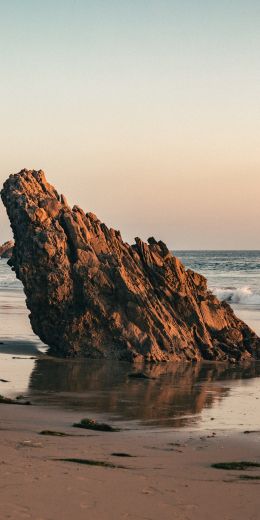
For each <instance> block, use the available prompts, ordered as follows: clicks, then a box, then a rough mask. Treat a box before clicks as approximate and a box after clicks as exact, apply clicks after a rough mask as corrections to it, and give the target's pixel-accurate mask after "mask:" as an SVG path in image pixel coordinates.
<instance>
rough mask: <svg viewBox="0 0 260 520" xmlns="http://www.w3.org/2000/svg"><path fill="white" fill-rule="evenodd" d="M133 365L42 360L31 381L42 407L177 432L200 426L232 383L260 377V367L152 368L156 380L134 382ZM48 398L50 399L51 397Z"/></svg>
mask: <svg viewBox="0 0 260 520" xmlns="http://www.w3.org/2000/svg"><path fill="white" fill-rule="evenodd" d="M132 371H133V368H132V367H131V365H129V364H128V363H122V362H120V363H119V362H118V363H116V362H104V361H95V360H93V361H90V360H87V361H84V360H80V361H68V360H59V359H47V358H46V359H44V358H42V359H38V360H37V361H36V362H35V367H34V369H33V371H32V374H31V378H30V384H29V389H30V394H32V396H33V397H34V399H35V401H36V402H37V401H38V402H42V403H43V402H44V403H45V404H55V405H58V406H62V407H69V408H73V409H76V408H81V409H82V410H84V411H85V412H88V413H95V414H103V415H104V414H107V415H109V416H111V417H112V418H113V419H114V420H115V419H119V420H123V421H125V420H135V421H139V422H141V424H149V426H151V425H153V426H156V425H160V426H170V425H174V426H175V427H179V426H186V425H188V424H191V423H192V422H193V423H194V422H196V415H198V414H200V413H201V412H202V410H203V409H204V408H210V407H211V406H212V405H213V404H214V403H215V402H216V401H217V400H221V399H223V398H224V397H226V396H228V394H229V386H230V385H229V384H227V381H228V380H229V381H230V380H239V379H248V378H253V377H259V376H260V364H249V365H248V366H245V365H243V366H241V367H239V366H238V367H231V366H229V367H228V366H226V365H221V364H217V363H207V364H195V365H191V364H159V365H152V366H146V367H145V372H146V373H147V374H148V375H149V376H150V377H151V378H154V379H142V380H137V379H132V378H129V377H128V374H129V373H130V372H132ZM46 394H48V396H47V395H46Z"/></svg>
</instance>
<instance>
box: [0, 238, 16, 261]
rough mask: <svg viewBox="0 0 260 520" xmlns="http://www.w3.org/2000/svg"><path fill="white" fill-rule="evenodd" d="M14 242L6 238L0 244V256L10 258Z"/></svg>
mask: <svg viewBox="0 0 260 520" xmlns="http://www.w3.org/2000/svg"><path fill="white" fill-rule="evenodd" d="M13 247H14V242H13V240H8V242H4V243H3V244H2V245H1V246H0V258H11V256H12V252H13Z"/></svg>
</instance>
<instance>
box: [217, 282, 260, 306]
mask: <svg viewBox="0 0 260 520" xmlns="http://www.w3.org/2000/svg"><path fill="white" fill-rule="evenodd" d="M213 292H214V293H215V295H216V296H217V297H218V298H219V299H220V300H221V301H226V302H231V303H244V304H249V305H257V304H260V294H257V293H254V292H253V291H252V289H250V287H248V286H245V287H239V288H237V289H235V288H234V289H233V288H215V289H213Z"/></svg>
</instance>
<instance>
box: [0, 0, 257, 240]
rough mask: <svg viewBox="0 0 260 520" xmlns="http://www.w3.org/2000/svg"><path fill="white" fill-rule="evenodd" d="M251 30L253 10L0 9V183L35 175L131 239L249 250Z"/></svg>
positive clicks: (253, 216) (36, 4)
mask: <svg viewBox="0 0 260 520" xmlns="http://www.w3.org/2000/svg"><path fill="white" fill-rule="evenodd" d="M259 24H260V3H259V2H256V1H250V0H249V1H242V0H237V1H232V0H231V1H224V0H220V1H219V2H213V1H210V0H208V1H202V0H201V1H194V0H193V1H185V0H183V1H178V2H177V1H149V2H148V1H146V2H145V1H143V0H140V1H132V2H129V1H128V2H126V1H120V2H119V1H106V2H105V1H95V2H89V1H82V0H81V1H72V0H71V1H64V0H63V1H57V0H56V1H55V2H53V1H52V2H51V1H45V2H42V1H41V2H40V1H37V0H35V1H29V0H23V1H22V2H21V1H16V0H12V2H7V1H1V0H0V49H1V53H0V65H1V69H0V71H1V81H0V94H1V96H0V100H1V102H0V110H1V112H0V114H1V155H0V164H1V168H0V181H1V183H2V182H3V181H4V179H5V178H6V177H7V176H8V175H9V174H10V173H14V172H16V171H19V170H20V169H21V168H23V167H27V168H35V169H39V168H43V169H44V170H45V171H46V175H47V177H48V180H49V181H50V182H52V183H53V184H55V185H56V187H57V189H58V190H59V191H61V192H63V193H65V194H66V195H67V196H68V199H69V200H70V201H71V203H72V204H73V203H78V204H79V205H80V206H82V207H83V208H84V209H85V210H86V211H93V212H95V213H97V214H98V216H99V217H100V218H101V219H102V220H104V221H106V222H107V223H108V224H109V225H111V226H113V227H115V228H121V230H122V234H123V236H124V238H125V239H127V240H129V241H131V240H132V239H133V237H134V236H136V235H139V236H141V238H143V239H145V238H147V237H148V236H150V235H151V234H152V235H155V236H156V237H158V238H162V239H163V240H165V241H166V242H167V243H168V244H169V246H170V247H172V248H175V249H181V248H188V249H189V248H191V249H192V248H211V249H215V248H216V249H218V248H223V249H225V248H231V249H232V248H236V249H240V248H255V249H257V248H259V247H260V241H259V231H258V229H259V225H258V222H259V217H260V205H259V195H260V174H259V166H260V157H259V138H260V101H259V84H260V71H259V63H260V59H259V58H260V56H259V53H260V51H259V49H260V31H259V26H260V25H259ZM0 219H1V236H0V241H2V240H4V239H6V238H8V237H9V236H10V230H9V227H8V221H7V217H6V216H5V212H4V209H3V207H2V206H1V209H0Z"/></svg>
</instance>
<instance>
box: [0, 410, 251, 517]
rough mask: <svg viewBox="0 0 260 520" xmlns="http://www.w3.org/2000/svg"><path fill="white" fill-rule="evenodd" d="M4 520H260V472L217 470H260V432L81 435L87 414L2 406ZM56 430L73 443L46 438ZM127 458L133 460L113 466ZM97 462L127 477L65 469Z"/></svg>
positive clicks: (88, 468)
mask: <svg viewBox="0 0 260 520" xmlns="http://www.w3.org/2000/svg"><path fill="white" fill-rule="evenodd" d="M0 406H1V421H0V439H1V440H0V462H1V468H2V471H1V474H0V485H1V515H0V518H1V519H3V520H5V519H11V520H16V519H17V520H19V519H24V518H28V519H33V520H36V519H37V520H40V519H41V520H58V519H59V518H60V508H61V504H62V519H63V520H67V519H68V520H69V519H71V518H73V517H75V518H77V520H81V519H82V520H83V519H86V518H91V520H102V519H104V520H110V519H111V520H117V519H118V520H119V519H131V520H132V519H137V520H139V519H144V520H158V517H159V518H162V519H163V520H168V519H169V520H170V519H171V520H172V519H173V518H174V519H177V520H193V519H194V520H195V518H196V519H197V518H200V520H208V518H211V519H213V520H219V518H222V519H226V520H231V519H232V520H233V519H234V520H235V519H236V520H240V519H241V520H244V519H245V518H247V519H250V520H257V518H258V514H259V503H258V495H257V488H256V487H255V486H257V485H259V484H260V481H259V480H242V479H241V478H240V475H245V474H246V475H248V474H249V476H254V475H257V476H258V475H260V470H259V468H257V469H256V470H253V471H252V470H250V469H249V470H247V471H234V470H232V471H227V470H217V469H214V468H212V467H211V464H214V463H218V462H230V461H241V460H249V461H254V462H258V463H260V451H259V438H260V432H256V433H250V434H249V435H245V434H243V433H237V432H232V431H226V432H225V434H223V432H220V433H218V432H216V435H212V433H211V434H209V432H204V433H203V432H202V431H198V432H194V431H188V430H181V429H178V430H174V429H171V430H168V429H167V430H166V431H165V430H159V429H158V430H156V431H155V430H147V429H146V430H140V429H138V430H131V429H129V430H122V431H119V432H113V433H109V432H108V433H106V432H96V431H91V430H82V429H77V428H73V427H72V424H73V423H74V422H78V421H79V420H80V419H81V418H82V417H84V414H83V415H82V410H81V411H77V412H75V411H68V410H57V409H53V408H47V407H45V406H44V407H39V406H35V405H32V406H15V405H7V404H2V405H0ZM42 430H54V431H60V432H64V433H67V434H69V435H71V436H64V437H54V436H45V435H44V436H43V435H39V432H40V431H42ZM112 453H126V454H130V455H132V457H122V456H113V455H112ZM64 458H71V459H77V458H79V459H90V460H92V461H93V460H94V461H99V462H104V463H108V464H114V465H116V466H125V469H124V468H120V467H115V468H110V467H100V466H95V465H92V466H91V465H83V464H80V463H75V462H64V461H61V460H58V459H64Z"/></svg>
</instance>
